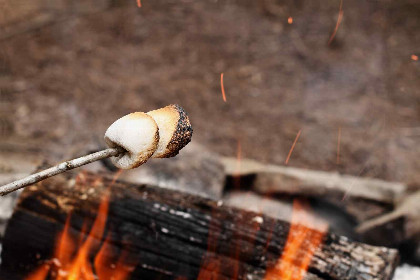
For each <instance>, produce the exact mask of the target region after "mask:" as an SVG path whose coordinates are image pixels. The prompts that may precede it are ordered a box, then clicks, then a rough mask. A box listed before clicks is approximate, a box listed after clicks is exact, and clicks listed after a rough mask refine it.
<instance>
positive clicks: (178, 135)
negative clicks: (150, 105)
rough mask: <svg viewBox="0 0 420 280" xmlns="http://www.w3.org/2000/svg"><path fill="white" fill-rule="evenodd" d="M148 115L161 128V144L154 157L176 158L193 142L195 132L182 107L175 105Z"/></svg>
mask: <svg viewBox="0 0 420 280" xmlns="http://www.w3.org/2000/svg"><path fill="white" fill-rule="evenodd" d="M147 114H148V115H149V116H151V117H152V118H153V119H154V120H155V122H156V123H157V125H158V127H159V137H160V139H159V144H158V148H157V150H156V151H155V153H154V154H153V156H152V157H154V158H168V157H173V156H176V155H177V154H178V153H179V150H181V149H182V148H183V147H185V145H187V144H188V143H189V142H190V141H191V137H192V133H193V130H192V127H191V123H190V120H189V118H188V116H187V113H185V111H184V109H182V108H181V106H179V105H176V104H175V105H174V104H173V105H169V106H166V107H164V108H161V109H158V110H154V111H150V112H148V113H147Z"/></svg>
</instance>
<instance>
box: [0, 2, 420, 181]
mask: <svg viewBox="0 0 420 280" xmlns="http://www.w3.org/2000/svg"><path fill="white" fill-rule="evenodd" d="M340 5H342V6H341V8H340ZM139 6H140V7H139ZM419 27H420V5H419V2H418V0H401V1H391V0H378V1H362V0H354V1H343V2H340V1H339V0H311V1H309V0H306V1H305V0H293V1H292V0H283V1H281V0H253V1H251V0H218V1H217V0H211V1H210V0H206V1H204V0H203V1H191V0H183V1H181V0H178V1H169V0H166V1H160V0H153V1H147V0H143V1H141V2H140V1H136V0H130V1H128V0H125V1H123V0H85V1H74V0H72V1H70V0H54V1H51V0H32V1H24V0H13V1H7V0H1V1H0V93H1V115H0V120H1V122H0V125H1V126H0V128H1V143H0V148H1V150H2V154H3V156H2V158H1V162H0V168H2V169H3V171H4V169H7V168H8V167H7V166H8V165H6V164H5V162H10V161H12V160H15V159H17V160H18V161H19V158H20V160H21V161H19V166H21V168H24V166H25V164H26V163H27V162H28V161H30V160H31V155H35V154H36V156H34V157H33V160H35V161H42V160H43V159H47V160H50V161H52V162H57V161H61V160H63V159H69V158H72V157H74V156H80V155H83V154H85V153H87V152H89V151H92V150H95V149H100V148H102V147H103V146H104V142H103V140H102V139H103V134H104V132H105V130H106V128H107V127H108V126H109V125H110V124H111V123H112V122H113V121H114V120H116V119H117V118H119V117H121V116H123V115H125V114H127V113H130V112H133V111H148V110H152V109H156V108H159V107H163V106H166V105H168V104H171V103H177V104H180V105H181V106H182V107H184V108H185V110H186V111H187V112H188V113H189V116H190V118H191V121H192V124H193V126H194V137H193V142H196V143H200V144H202V145H203V146H205V147H207V148H208V149H209V150H211V151H212V152H215V153H219V154H221V155H225V156H236V154H237V153H238V147H239V146H240V152H241V156H242V157H243V158H251V159H256V160H259V161H261V162H264V163H273V164H284V163H285V159H286V157H287V155H288V152H289V150H290V147H291V145H292V143H293V141H294V139H295V137H296V135H297V133H298V132H299V131H300V130H301V135H300V138H299V139H298V142H297V144H296V147H295V149H294V151H293V154H292V156H291V158H290V161H289V163H288V164H289V165H290V166H297V167H304V168H308V169H317V170H325V171H339V172H340V173H346V174H351V175H357V176H364V177H375V178H382V179H385V180H392V181H394V180H395V181H401V182H404V183H409V184H419V182H420V173H419V170H420V148H419V140H420V79H419V77H420V61H419V60H418V56H420V32H419ZM221 73H224V88H225V92H226V101H227V102H224V101H223V99H222V93H221V84H220V75H221ZM338 146H339V147H338ZM338 149H339V150H340V151H339V160H337V153H338V152H337V150H338ZM12 155H13V156H12ZM22 159H23V160H22ZM6 171H7V170H6Z"/></svg>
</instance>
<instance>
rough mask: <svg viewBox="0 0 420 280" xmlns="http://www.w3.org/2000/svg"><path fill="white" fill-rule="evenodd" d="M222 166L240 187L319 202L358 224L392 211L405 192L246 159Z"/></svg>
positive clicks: (380, 183) (383, 184)
mask: <svg viewBox="0 0 420 280" xmlns="http://www.w3.org/2000/svg"><path fill="white" fill-rule="evenodd" d="M223 163H224V165H225V169H226V173H227V174H228V175H229V176H230V177H231V178H232V177H233V178H236V179H235V180H236V181H238V180H239V181H240V182H241V184H242V183H243V182H244V181H246V180H247V179H249V180H251V182H245V183H246V184H247V185H249V186H248V187H251V188H252V189H253V190H255V191H257V192H259V193H261V194H266V195H272V194H285V195H297V196H306V197H315V198H320V199H323V200H326V201H328V202H330V203H332V204H334V205H337V206H338V207H340V208H344V210H346V211H347V212H348V213H349V214H351V215H352V216H353V217H354V218H355V219H356V221H357V222H359V223H361V222H364V221H367V220H369V219H372V218H374V217H377V216H380V215H383V214H385V213H388V212H390V211H392V210H393V208H394V206H395V204H396V202H397V201H398V200H399V199H400V198H402V197H403V196H404V195H405V194H406V193H407V189H408V187H407V186H406V185H405V184H403V183H398V182H386V181H382V180H378V179H371V178H360V177H355V176H349V175H341V174H338V173H332V172H323V171H314V170H306V169H300V168H293V167H285V166H276V165H266V164H261V163H259V162H256V161H252V160H245V159H243V160H241V162H240V165H238V163H237V160H236V159H235V158H224V159H223ZM239 166H240V168H238V167H239ZM241 178H242V179H241ZM235 180H234V182H235Z"/></svg>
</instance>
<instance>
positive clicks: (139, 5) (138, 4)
mask: <svg viewBox="0 0 420 280" xmlns="http://www.w3.org/2000/svg"><path fill="white" fill-rule="evenodd" d="M137 7H139V8H141V0H137Z"/></svg>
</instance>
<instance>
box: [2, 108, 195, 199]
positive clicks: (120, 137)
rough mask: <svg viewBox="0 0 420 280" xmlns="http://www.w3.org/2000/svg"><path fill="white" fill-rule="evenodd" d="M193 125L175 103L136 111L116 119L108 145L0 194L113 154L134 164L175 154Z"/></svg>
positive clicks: (122, 163) (127, 165) (119, 162)
mask: <svg viewBox="0 0 420 280" xmlns="http://www.w3.org/2000/svg"><path fill="white" fill-rule="evenodd" d="M191 137H192V127H191V123H190V121H189V119H188V116H187V114H186V113H185V111H184V109H182V108H181V107H180V106H178V105H169V106H166V107H165V108H162V109H158V110H154V111H150V112H148V113H142V112H136V113H132V114H129V115H126V116H124V117H122V118H120V119H118V120H117V121H115V122H114V123H113V124H112V125H111V126H110V127H109V128H108V130H107V131H106V133H105V142H106V144H107V145H108V146H109V148H108V149H105V150H103V151H99V152H96V153H93V154H90V155H86V156H82V157H79V158H76V159H72V160H69V161H65V162H62V163H60V164H58V165H55V166H53V167H51V168H48V169H46V170H43V171H40V172H38V173H35V174H32V175H29V176H28V177H26V178H23V179H20V180H17V181H15V182H12V183H9V184H7V185H4V186H1V187H0V195H1V196H4V195H6V194H8V193H11V192H13V191H16V190H18V189H21V188H24V187H26V186H29V185H32V184H35V183H37V182H39V181H42V180H44V179H46V178H49V177H51V176H55V175H57V174H60V173H63V172H65V171H68V170H71V169H74V168H77V167H80V166H82V165H85V164H88V163H92V162H94V161H97V160H101V159H105V158H109V157H113V158H112V161H113V163H114V164H115V166H116V167H118V168H121V169H131V168H136V167H138V166H140V165H142V164H143V163H145V162H146V161H147V160H148V159H149V158H151V157H152V158H166V157H173V156H175V155H177V154H178V152H179V150H181V149H182V148H183V147H184V146H185V145H187V144H188V143H189V142H190V141H191Z"/></svg>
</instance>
